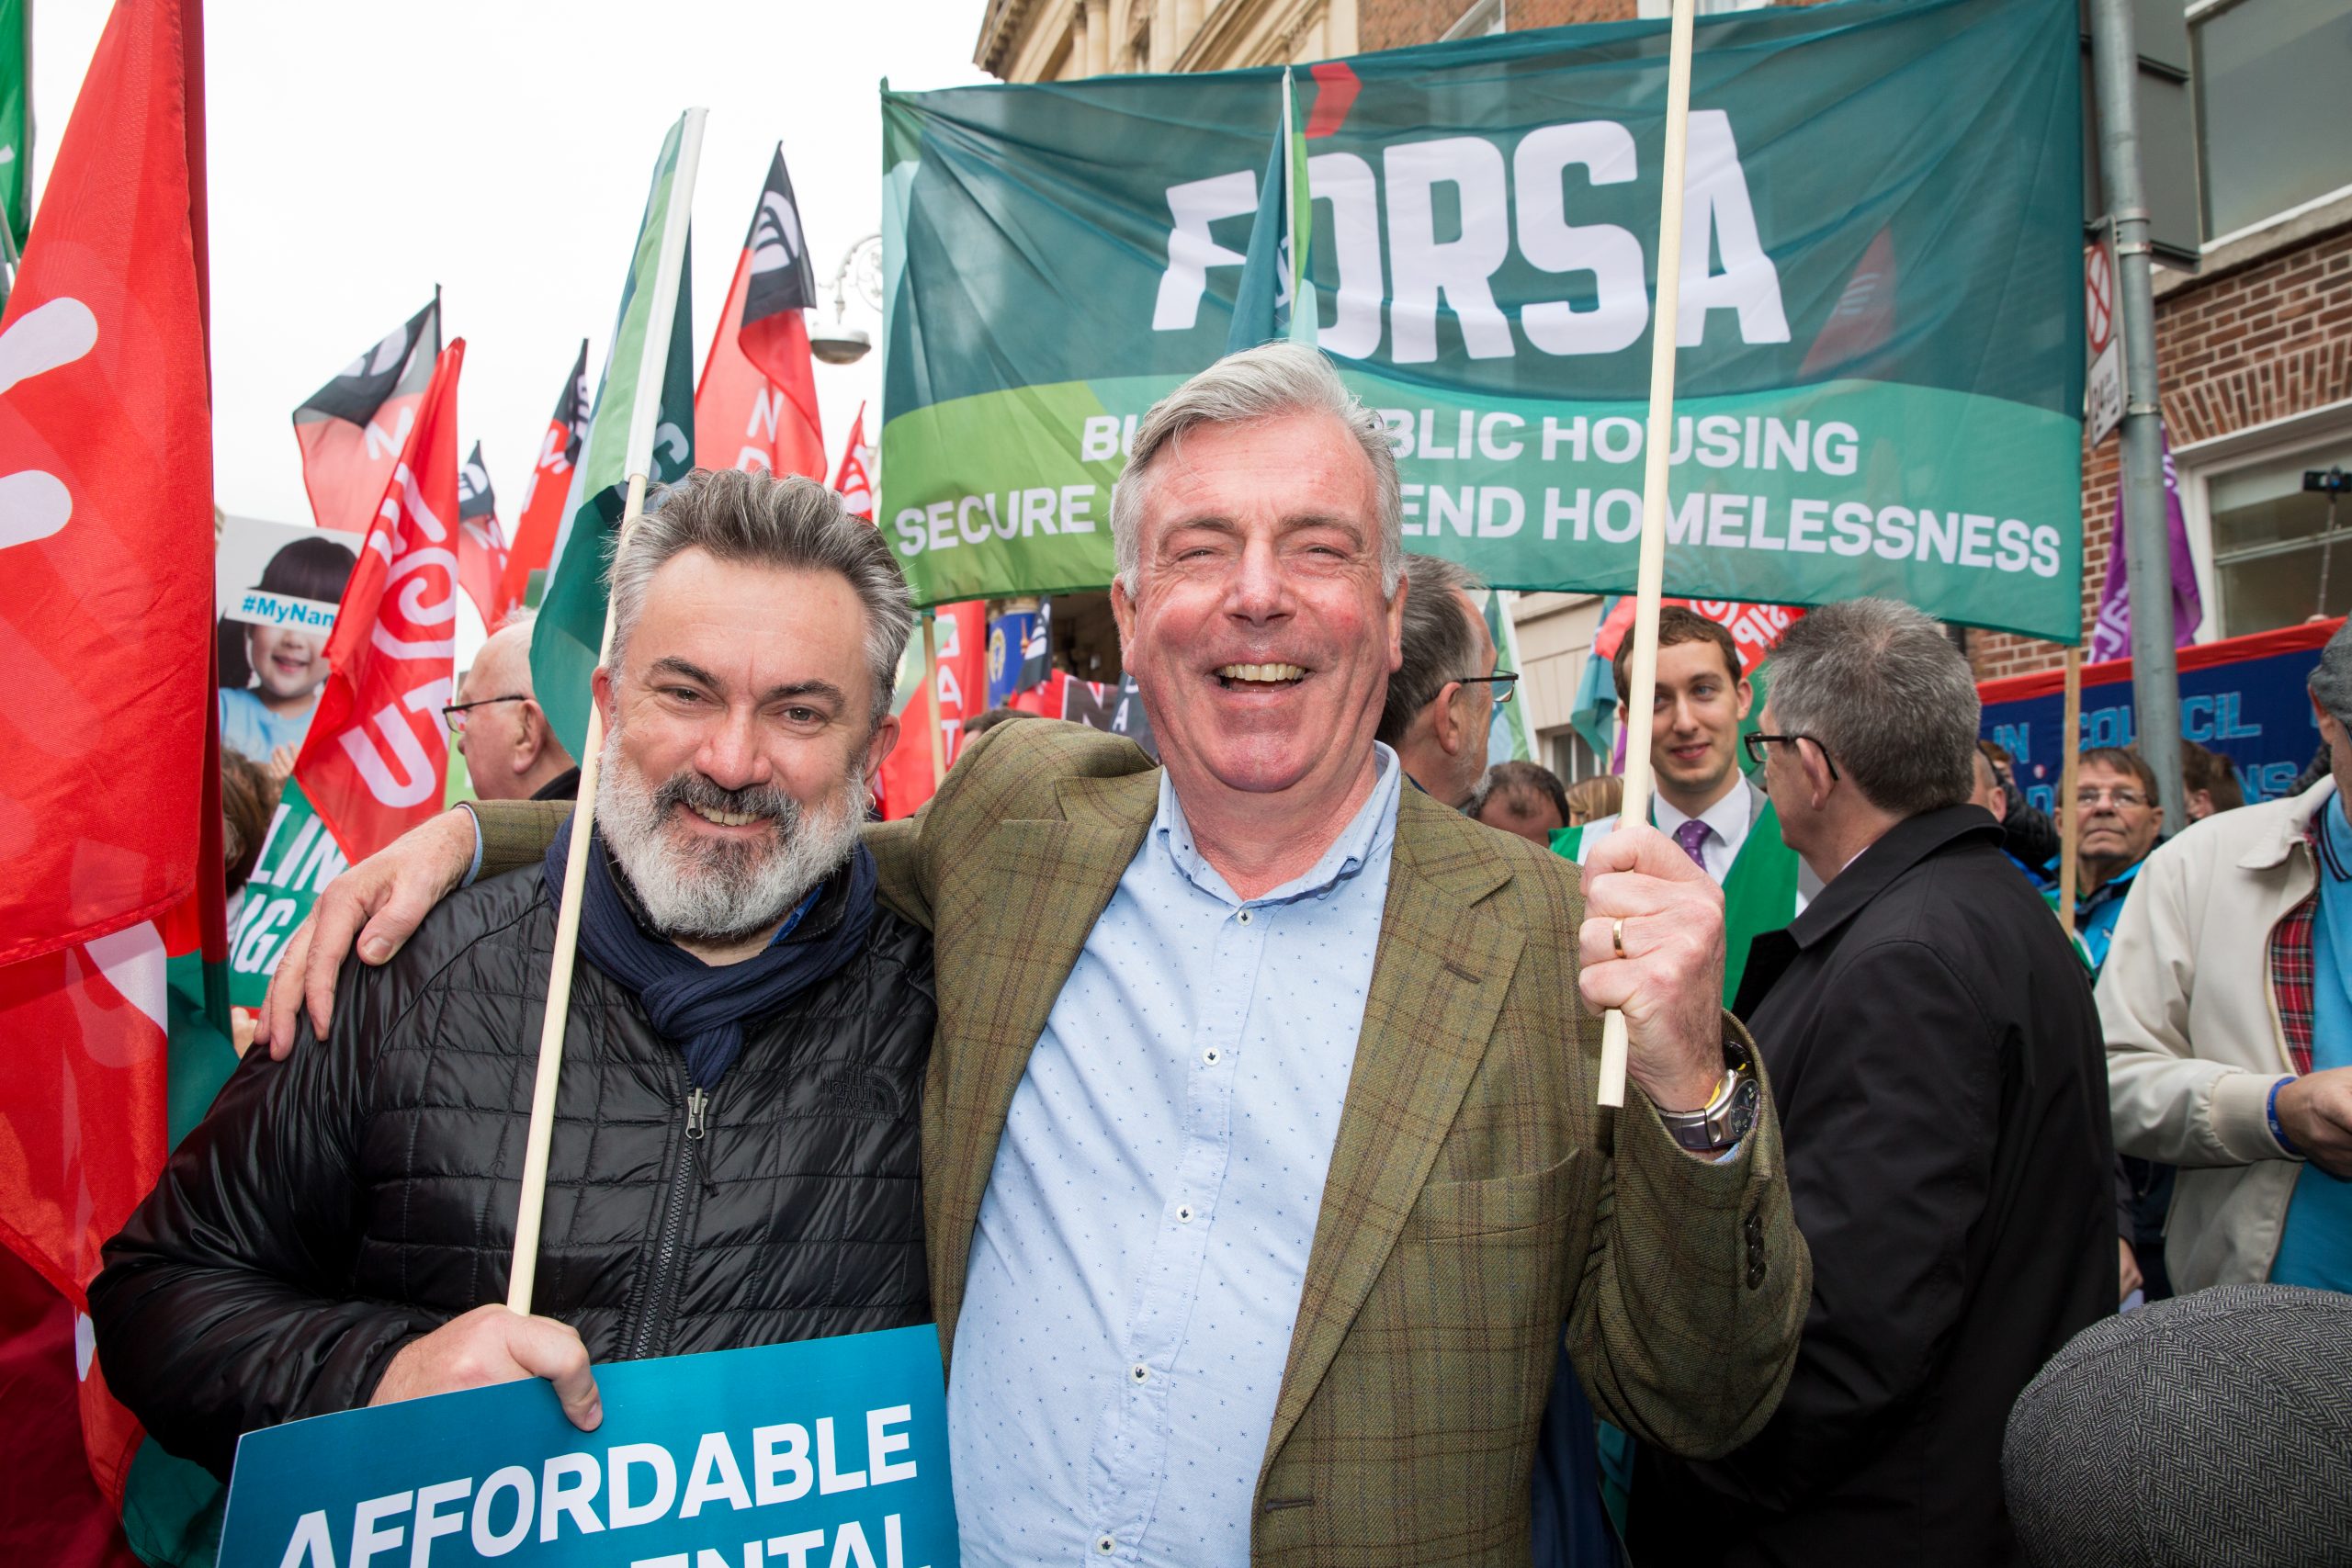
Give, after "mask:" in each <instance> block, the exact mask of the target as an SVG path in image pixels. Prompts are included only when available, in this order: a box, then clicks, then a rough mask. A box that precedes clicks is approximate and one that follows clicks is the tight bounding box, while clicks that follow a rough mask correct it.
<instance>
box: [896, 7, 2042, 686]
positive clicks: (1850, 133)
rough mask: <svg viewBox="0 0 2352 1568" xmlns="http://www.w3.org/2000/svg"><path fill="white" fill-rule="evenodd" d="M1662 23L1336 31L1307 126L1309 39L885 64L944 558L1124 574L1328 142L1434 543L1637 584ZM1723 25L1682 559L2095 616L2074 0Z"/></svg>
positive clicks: (1489, 576) (1696, 301) (913, 416)
mask: <svg viewBox="0 0 2352 1568" xmlns="http://www.w3.org/2000/svg"><path fill="white" fill-rule="evenodd" d="M1666 29H1667V23H1666V22H1665V21H1664V20H1657V21H1623V22H1609V23H1598V24H1593V25H1590V26H1585V27H1576V28H1548V29H1536V30H1532V31H1526V32H1516V31H1514V32H1509V33H1500V34H1496V35H1494V36H1492V37H1486V38H1473V39H1454V40H1453V41H1452V42H1450V43H1440V44H1430V45H1426V46H1422V47H1417V48H1413V49H1404V50H1392V51H1384V52H1382V53H1377V54H1367V55H1361V56H1358V57H1356V58H1354V59H1351V60H1346V61H1333V62H1325V63H1323V64H1322V65H1319V66H1317V68H1316V70H1315V72H1314V73H1312V75H1311V76H1310V75H1300V76H1298V77H1297V78H1296V79H1295V82H1294V83H1293V86H1294V87H1295V94H1296V99H1297V103H1296V107H1295V110H1294V111H1292V116H1291V118H1294V119H1295V121H1296V123H1297V127H1298V133H1297V136H1296V137H1295V139H1294V138H1291V137H1283V139H1282V145H1281V146H1280V147H1279V148H1277V149H1275V150H1274V152H1275V153H1276V155H1275V156H1273V157H1270V156H1269V151H1270V150H1269V147H1268V141H1269V131H1270V129H1271V128H1270V124H1269V122H1270V121H1271V120H1273V119H1274V118H1277V117H1275V116H1270V115H1268V114H1267V113H1266V110H1267V108H1269V107H1275V106H1272V105H1269V104H1268V103H1267V102H1266V97H1267V94H1268V90H1269V89H1275V90H1277V91H1279V90H1280V85H1281V80H1282V73H1281V71H1280V69H1279V68H1270V69H1253V70H1249V71H1234V72H1205V73H1188V74H1179V75H1167V74H1161V75H1151V74H1143V75H1134V76H1092V77H1087V78H1084V79H1081V80H1078V81H1069V82H1051V83H1039V84H1033V85H994V84H991V85H988V86H985V87H958V88H950V89H947V90H944V91H942V92H935V93H886V94H885V96H884V98H883V104H882V112H883V123H884V135H883V157H884V178H885V184H886V188H887V189H888V191H889V192H890V193H891V195H890V202H891V206H890V209H889V211H890V219H889V226H890V233H891V239H892V250H891V257H890V261H889V273H890V276H889V279H888V284H889V287H888V292H887V294H886V296H885V299H886V313H885V325H884V331H883V339H884V349H885V353H884V360H885V363H884V365H883V409H884V414H885V419H884V423H883V434H882V470H883V473H884V474H885V475H886V476H887V481H888V482H887V483H886V484H885V486H884V500H885V502H886V505H885V506H884V507H883V508H882V510H881V511H879V512H877V513H876V516H875V522H876V525H878V526H879V527H880V528H881V529H882V532H883V536H884V537H885V539H886V540H887V541H888V544H889V546H890V548H891V550H892V552H893V553H894V554H896V555H897V556H898V558H899V566H900V568H901V569H902V570H904V571H905V573H906V575H907V580H908V582H909V583H910V586H911V587H912V588H913V591H914V595H915V598H916V600H917V602H918V603H924V604H933V603H944V602H953V601H958V600H965V599H974V598H989V597H998V596H1005V595H1011V594H1015V593H1039V592H1065V591H1077V590H1081V589H1088V588H1094V587H1100V586H1102V585H1103V583H1105V582H1107V581H1109V579H1110V576H1111V571H1112V566H1113V550H1112V540H1111V534H1110V530H1109V528H1108V527H1107V525H1105V523H1104V519H1105V518H1106V516H1107V515H1108V513H1109V502H1110V495H1111V487H1112V485H1113V484H1114V481H1115V480H1116V479H1117V478H1118V477H1119V473H1120V471H1121V468H1122V465H1123V462H1124V451H1125V442H1124V441H1123V440H1122V433H1123V432H1124V431H1125V429H1127V428H1128V425H1129V422H1130V421H1131V420H1132V419H1135V418H1136V417H1138V416H1140V415H1141V414H1142V413H1143V412H1144V411H1145V410H1147V409H1148V408H1149V407H1150V406H1151V405H1152V404H1153V403H1154V402H1156V401H1157V400H1159V399H1160V398H1161V397H1163V396H1165V395H1166V394H1167V393H1168V392H1169V391H1170V390H1171V389H1174V388H1175V387H1176V386H1177V385H1178V384H1179V383H1180V382H1182V380H1183V379H1184V378H1187V377H1189V376H1192V375H1193V374H1195V373H1197V372H1198V371H1199V370H1200V369H1201V367H1203V366H1204V365H1205V364H1206V363H1208V362H1209V361H1210V360H1212V359H1214V358H1216V355H1218V354H1219V353H1220V352H1221V351H1222V350H1223V348H1224V347H1225V346H1226V345H1227V344H1228V343H1230V342H1231V341H1233V339H1234V337H1235V336H1236V335H1237V329H1236V325H1235V319H1236V317H1237V316H1238V315H1240V314H1241V313H1242V310H1243V305H1244V303H1246V302H1248V301H1250V300H1253V299H1255V296H1254V295H1252V294H1251V293H1250V287H1251V285H1252V284H1253V283H1254V282H1255V281H1256V280H1257V277H1258V272H1257V271H1256V270H1255V267H1256V264H1258V263H1259V262H1260V260H1261V256H1260V251H1261V247H1260V246H1259V245H1258V244H1257V243H1256V241H1257V240H1258V238H1259V231H1261V230H1268V229H1269V228H1270V225H1271V224H1272V220H1273V219H1274V218H1275V217H1278V216H1279V215H1280V214H1281V212H1282V210H1283V209H1282V207H1281V206H1279V205H1278V206H1276V207H1275V208H1274V209H1273V213H1272V214H1269V213H1268V212H1267V206H1266V197H1267V190H1266V186H1267V185H1268V183H1269V177H1268V175H1266V174H1265V173H1263V172H1262V171H1265V170H1267V169H1268V168H1269V166H1270V164H1272V165H1275V166H1278V167H1280V168H1282V169H1283V170H1290V169H1293V168H1295V165H1296V164H1297V162H1298V161H1299V154H1300V153H1301V152H1306V153H1309V154H1311V155H1309V156H1306V159H1305V162H1306V168H1307V171H1308V173H1309V174H1310V175H1311V176H1312V180H1313V185H1314V189H1313V192H1312V196H1313V202H1312V205H1311V207H1310V208H1308V209H1306V215H1305V216H1303V217H1297V218H1295V219H1294V226H1295V227H1296V228H1297V229H1298V231H1299V236H1300V239H1301V241H1302V242H1305V241H1306V238H1307V236H1308V234H1309V232H1310V231H1311V233H1312V243H1302V244H1300V245H1299V246H1296V247H1294V248H1295V250H1296V251H1298V252H1299V253H1301V259H1302V262H1303V266H1304V270H1305V275H1306V277H1307V278H1308V279H1311V281H1312V285H1313V297H1314V299H1315V303H1316V307H1317V310H1316V314H1317V318H1318V321H1317V326H1316V331H1315V337H1316V341H1317V343H1318V344H1320V345H1321V346H1322V348H1323V349H1324V351H1325V352H1326V353H1327V354H1329V355H1330V357H1331V358H1332V360H1333V361H1334V362H1335V364H1336V366H1337V367H1338V369H1339V371H1340V377H1341V378H1342V379H1343V380H1344V381H1346V383H1347V384H1348V386H1349V387H1350V388H1351V389H1352V390H1353V391H1355V392H1356V393H1357V394H1358V395H1359V396H1360V397H1362V398H1363V400H1364V402H1365V404H1366V405H1367V406H1368V407H1370V408H1372V409H1373V410H1374V411H1376V412H1378V413H1379V415H1380V417H1381V420H1382V422H1383V423H1385V426H1386V427H1387V431H1388V436H1389V441H1390V445H1391V446H1392V448H1393V449H1394V451H1395V453H1396V455H1397V465H1398V469H1399V472H1398V479H1399V480H1400V482H1401V485H1402V487H1403V495H1402V503H1403V504H1402V510H1403V528H1404V533H1405V536H1406V548H1408V549H1410V550H1416V551H1421V552H1425V553H1428V554H1432V555H1439V556H1444V557H1447V558H1451V559H1453V560H1457V561H1460V562H1461V563H1463V564H1464V566H1467V567H1468V568H1469V569H1470V570H1472V571H1474V572H1476V574H1477V575H1478V576H1479V577H1480V578H1481V579H1482V580H1484V581H1487V582H1489V583H1492V584H1494V585H1495V586H1497V587H1501V588H1510V589H1517V590H1522V591H1526V590H1553V591H1573V592H1625V591H1627V590H1629V589H1631V588H1632V587H1633V586H1634V578H1635V576H1636V570H1635V569H1636V565H1637V561H1638V557H1639V553H1640V551H1639V535H1640V531H1641V514H1642V499H1643V498H1642V481H1643V474H1644V470H1645V462H1646V457H1645V451H1644V447H1645V444H1646V442H1647V440H1648V434H1647V429H1646V423H1647V422H1646V414H1647V410H1648V393H1649V383H1650V368H1651V362H1652V358H1653V355H1652V347H1653V339H1654V337H1655V335H1656V333H1657V331H1658V330H1659V329H1660V325H1661V323H1659V322H1658V321H1657V320H1656V319H1655V318H1656V314H1657V312H1656V309H1655V302H1656V301H1655V290H1654V288H1653V275H1654V273H1655V271H1656V268H1657V256H1656V254H1655V246H1656V239H1657V221H1658V214H1659V208H1660V202H1661V200H1662V199H1663V194H1664V193H1663V190H1662V187H1661V181H1662V177H1663V174H1664V141H1665V130H1666V128H1665V124H1664V119H1663V115H1662V112H1661V107H1662V102H1663V99H1664V96H1665V95H1664V94H1663V93H1662V92H1661V91H1660V85H1661V81H1662V78H1663V76H1664V74H1665V73H1664V69H1663V67H1664V43H1665V32H1666ZM1699 38H1700V42H1699V48H1698V51H1697V54H1696V56H1695V57H1694V59H1693V61H1692V70H1693V73H1694V75H1693V79H1692V85H1691V93H1692V99H1691V101H1692V103H1693V104H1694V105H1695V106H1696V107H1694V108H1693V109H1692V110H1691V117H1690V122H1689V126H1688V130H1689V148H1688V168H1687V171H1686V179H1685V183H1684V189H1683V202H1682V213H1683V245H1682V251H1681V257H1680V283H1679V290H1678V292H1679V309H1678V312H1677V315H1676V318H1675V320H1674V321H1671V322H1667V323H1664V324H1663V325H1664V330H1666V331H1668V332H1671V333H1674V334H1675V341H1676V342H1677V344H1679V349H1680V353H1679V358H1678V368H1677V372H1676V401H1675V411H1674V412H1675V419H1674V422H1673V424H1672V427H1671V429H1670V430H1669V431H1668V433H1667V440H1668V447H1669V456H1670V458H1671V469H1670V479H1671V483H1670V485H1669V490H1670V491H1671V493H1670V495H1669V497H1668V500H1669V502H1670V504H1669V510H1668V540H1669V543H1668V551H1667V568H1666V588H1667V592H1669V593H1671V594H1674V595H1675V596H1677V597H1687V598H1692V599H1722V600H1733V601H1740V602H1745V603H1750V604H1822V603H1826V602H1828V601H1831V600H1836V599H1845V598H1850V597H1854V596H1857V595H1861V594H1876V595H1881V596H1884V597H1889V598H1896V599H1901V600H1903V601H1905V602H1906V603H1908V604H1916V605H1918V606H1919V607H1921V608H1923V609H1925V610H1928V612H1930V613H1931V614H1934V615H1940V616H1943V617H1945V618H1947V619H1951V620H1955V621H1961V622H1965V623H1968V624H1972V625H1976V626H1998V627H2005V628H2007V629H2010V630H2015V631H2020V632H2025V633H2029V634H2031V635H2034V636H2039V637H2055V638H2058V639H2060V640H2072V639H2074V638H2075V637H2077V636H2078V635H2079V634H2080V627H2081V621H2082V609H2081V604H2080V603H2079V600H2080V589H2081V586H2082V543H2083V515H2082V400H2083V354H2082V347H2081V339H2082V331H2083V328H2082V319H2083V318H2082V310H2083V301H2082V292H2083V290H2082V282H2081V274H2082V243H2081V242H2082V118H2081V80H2080V75H2081V69H2082V62H2081V48H2080V40H2079V38H2078V36H2077V33H2076V28H2075V13H2074V12H2073V11H2072V10H2070V9H2068V8H2067V7H2065V6H2058V5H2054V4H2052V0H1845V3H1844V4H1840V5H1837V6H1768V7H1765V8H1763V9H1760V10H1749V11H1741V12H1738V13H1736V14H1734V15H1726V16H1721V17H1707V18H1705V19H1704V20H1702V22H1701V23H1700V24H1699ZM1281 183H1282V184H1283V186H1284V187H1285V188H1284V190H1283V192H1282V193H1280V199H1286V200H1295V197H1297V196H1298V194H1299V193H1298V192H1297V191H1296V190H1293V189H1291V188H1289V187H1292V186H1304V185H1305V183H1306V182H1305V180H1302V179H1297V178H1295V177H1294V176H1292V175H1288V174H1285V175H1283V177H1282V180H1281ZM1301 205H1304V204H1301ZM1268 237H1269V239H1270V240H1271V239H1272V238H1274V237H1275V236H1274V235H1273V234H1272V233H1270V234H1269V236H1268ZM1266 259H1267V261H1268V262H1269V263H1271V262H1272V256H1268V257H1267V258H1266ZM1264 271H1265V273H1266V275H1267V277H1268V280H1269V281H1273V282H1276V283H1277V284H1279V279H1280V276H1281V274H1280V271H1279V270H1278V269H1277V268H1275V267H1274V266H1272V265H1267V266H1266V267H1265V268H1264ZM975 279H985V280H987V285H988V286H987V288H984V289H977V290H976V288H975V285H974V280H975ZM1299 293H1300V297H1301V299H1302V305H1301V308H1300V309H1298V310H1295V311H1294V312H1293V313H1292V316H1293V320H1292V323H1291V324H1292V325H1294V326H1296V325H1300V324H1301V321H1300V319H1301V318H1303V317H1305V316H1306V309H1305V307H1304V299H1305V298H1306V291H1305V290H1304V289H1301V290H1300V291H1299ZM1266 321H1272V315H1271V313H1269V315H1268V317H1267V318H1266ZM1238 335H1240V336H1242V337H1243V338H1244V339H1245V340H1246V341H1250V342H1262V341H1264V340H1265V339H1266V338H1267V337H1268V336H1280V335H1285V333H1284V332H1283V330H1282V329H1280V328H1279V327H1277V328H1276V330H1274V331H1272V332H1269V331H1268V330H1267V327H1266V325H1264V324H1261V322H1260V321H1252V322H1250V324H1249V325H1248V326H1247V327H1245V328H1242V329H1240V331H1239V333H1238Z"/></svg>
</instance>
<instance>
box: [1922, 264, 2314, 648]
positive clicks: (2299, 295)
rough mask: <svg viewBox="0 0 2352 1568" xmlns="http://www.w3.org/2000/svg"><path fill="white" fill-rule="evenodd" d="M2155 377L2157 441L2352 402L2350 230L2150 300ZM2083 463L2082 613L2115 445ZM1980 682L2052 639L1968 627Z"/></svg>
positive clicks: (2103, 563)
mask: <svg viewBox="0 0 2352 1568" xmlns="http://www.w3.org/2000/svg"><path fill="white" fill-rule="evenodd" d="M2156 376H2157V381H2158V385H2159V387H2160V389H2161V391H2160V398H2161V401H2162V402H2163V404H2164V417H2165V434H2166V436H2167V438H2168V439H2169V440H2170V441H2171V443H2172V445H2173V446H2174V447H2175V448H2176V449H2177V448H2179V447H2182V446H2188V445H2189V444H2190V443H2192V442H2197V441H2204V440H2208V439H2210V438H2211V437H2213V436H2216V435H2225V434H2229V433H2230V432H2232V431H2236V430H2245V429H2246V428H2248V427H2249V426H2252V425H2256V424H2263V423H2268V422H2269V421H2271V420H2275V419H2283V418H2285V417H2287V416H2288V415H2290V414H2296V413H2302V412H2308V411H2309V410H2312V409H2315V408H2320V407H2323V406H2324V405H2325V404H2328V403H2333V402H2340V401H2342V400H2345V399H2346V398H2352V228H2345V229H2338V230H2336V231H2334V232H2332V233H2326V234H2321V235H2318V236H2316V237H2314V238H2312V239H2311V240H2308V241H2305V242H2304V243H2301V244H2300V245H2297V246H2296V247H2294V248H2293V249H2291V250H2289V251H2285V252H2282V253H2280V254H2278V255H2275V256H2271V257H2268V258H2267V259H2266V260H2263V261H2260V262H2257V263H2255V264H2254V265H2250V266H2246V267H2244V268H2241V269H2239V270H2237V271H2234V272H2230V273H2226V274H2223V275H2222V276H2217V277H2211V278H2199V280H2197V281H2196V282H2195V283H2193V284H2190V285H2188V287H2186V288H2180V289H2177V290H2175V291H2174V292H2173V293H2171V294H2169V295H2167V296H2165V298H2164V299H2159V300H2157V301H2156ZM2118 446H2119V442H2118V441H2117V440H2116V438H2114V437H2112V436H2110V437H2109V439H2108V442H2107V445H2106V446H2103V447H2102V448H2100V449H2099V450H2098V451H2097V452H2092V453H2088V454H2086V457H2085V460H2084V464H2083V522H2084V551H2083V556H2084V572H2083V617H2084V619H2085V621H2086V622H2087V621H2088V620H2089V619H2090V617H2091V615H2093V614H2095V613H2096V612H2097V610H2098V594H2099V590H2100V588H2101V587H2103V586H2104V585H2105V583H2106V581H2107V558H2108V547H2109V541H2110V539H2111V538H2112V537H2113V533H2114V527H2115V491H2116V449H2117V447H2118ZM1969 652H1970V654H1971V656H1972V657H1973V660H1974V661H1975V665H1976V672H1977V675H1978V677H1979V678H1980V679H1984V680H1991V679H1993V678H1994V677H1996V676H2000V675H2015V674H2018V673H2020V672H2022V671H2028V670H2042V669H2047V668H2049V667H2050V666H2052V665H2053V664H2056V663H2058V662H2060V660H2062V658H2063V657H2064V654H2063V650H2061V649H2059V648H2058V647H2057V646H2056V645H2054V644H2052V643H2046V642H2040V641H2036V640H2034V639H2032V638H2029V637H2009V636H2007V635H2006V634H2002V633H1984V632H1980V633H1976V634H1973V636H1972V637H1970V639H1969Z"/></svg>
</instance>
